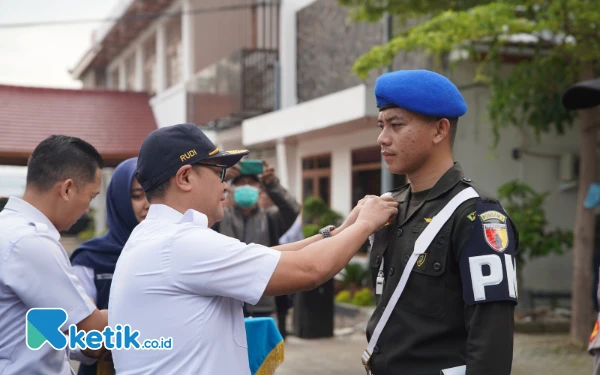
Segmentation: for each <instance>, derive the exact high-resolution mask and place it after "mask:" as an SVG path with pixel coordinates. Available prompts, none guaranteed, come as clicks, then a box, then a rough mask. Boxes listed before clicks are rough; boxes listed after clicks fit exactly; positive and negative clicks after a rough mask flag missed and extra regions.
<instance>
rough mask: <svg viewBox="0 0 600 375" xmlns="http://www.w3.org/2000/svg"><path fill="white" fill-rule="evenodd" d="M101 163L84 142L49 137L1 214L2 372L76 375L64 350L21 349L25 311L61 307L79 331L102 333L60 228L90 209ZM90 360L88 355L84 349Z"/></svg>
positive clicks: (100, 318) (103, 317)
mask: <svg viewBox="0 0 600 375" xmlns="http://www.w3.org/2000/svg"><path fill="white" fill-rule="evenodd" d="M101 167H102V158H101V157H100V155H99V154H98V152H97V151H96V149H94V147H93V146H91V145H90V144H89V143H87V142H85V141H83V140H81V139H79V138H75V137H66V136H51V137H49V138H47V139H46V140H44V141H42V142H41V143H40V144H39V145H38V146H37V147H36V149H35V150H34V151H33V153H32V155H31V157H30V159H29V165H28V170H27V185H26V188H25V193H24V195H23V199H18V198H15V197H11V198H10V199H9V200H8V203H7V204H6V206H5V207H4V210H3V211H2V212H1V213H0V374H3V375H12V374H15V375H17V374H18V375H22V374H27V375H35V374H40V375H46V374H60V375H70V374H74V373H73V371H72V369H71V366H70V362H69V353H68V351H67V350H56V349H54V348H52V347H51V346H50V345H49V344H47V343H46V344H43V345H42V346H41V347H40V348H39V349H38V350H31V349H29V348H28V347H27V345H26V319H25V318H26V314H27V311H28V310H29V309H31V308H61V309H64V310H65V311H66V313H67V321H66V322H65V323H64V324H63V326H62V327H61V328H60V329H61V330H62V331H63V332H64V331H66V330H67V329H68V327H69V326H70V325H71V324H75V325H77V328H78V329H79V330H82V331H89V330H103V329H104V327H105V326H106V324H107V320H108V317H107V312H106V311H105V310H103V311H102V312H101V311H99V310H98V309H96V306H95V305H94V304H93V302H92V301H91V300H90V298H89V297H88V296H87V295H86V293H85V291H84V289H83V287H82V286H81V284H80V283H79V281H78V279H77V277H76V276H75V275H74V274H73V270H72V268H71V264H70V262H69V258H68V256H67V253H66V252H65V249H64V248H63V247H62V245H61V244H60V242H59V239H60V234H59V231H65V230H68V229H69V228H70V227H71V226H72V225H73V224H74V223H75V222H76V221H77V220H78V219H79V218H80V217H81V216H82V215H83V214H84V213H86V212H87V211H88V210H89V205H90V202H91V200H92V199H93V198H94V197H95V196H96V195H97V194H98V192H99V190H100V181H101V180H100V179H101V173H100V168H101ZM86 354H88V355H91V354H92V353H91V352H86Z"/></svg>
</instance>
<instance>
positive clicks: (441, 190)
mask: <svg viewBox="0 0 600 375" xmlns="http://www.w3.org/2000/svg"><path fill="white" fill-rule="evenodd" d="M464 177H465V175H464V173H463V170H462V168H461V167H460V164H458V163H454V165H453V166H452V167H451V168H450V169H448V170H447V171H446V173H444V175H443V176H442V177H440V179H439V180H438V181H437V182H436V183H435V185H433V188H432V189H431V191H430V192H429V194H427V198H425V200H428V201H430V200H433V199H436V198H437V197H439V196H440V195H443V194H445V193H447V192H448V191H450V190H451V189H452V188H453V187H454V186H455V185H456V184H458V183H459V182H460V180H462V179H463V178H464Z"/></svg>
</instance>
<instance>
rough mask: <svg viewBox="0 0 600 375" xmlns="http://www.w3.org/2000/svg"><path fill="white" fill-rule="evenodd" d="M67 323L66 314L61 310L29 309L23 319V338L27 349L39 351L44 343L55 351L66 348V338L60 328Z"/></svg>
mask: <svg viewBox="0 0 600 375" xmlns="http://www.w3.org/2000/svg"><path fill="white" fill-rule="evenodd" d="M66 321H67V312H66V311H65V310H63V309H30V310H29V311H28V312H27V315H26V318H25V324H26V327H25V336H26V338H27V339H26V342H27V347H28V348H29V349H31V350H38V349H40V348H41V347H42V346H43V345H44V344H45V343H46V342H48V344H50V346H52V347H53V348H54V349H56V350H62V349H64V348H65V347H66V346H67V338H66V337H65V335H64V334H63V333H62V332H61V330H60V327H62V325H63V324H64V323H65V322H66Z"/></svg>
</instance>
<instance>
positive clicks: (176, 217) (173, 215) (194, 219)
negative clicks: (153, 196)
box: [146, 204, 208, 227]
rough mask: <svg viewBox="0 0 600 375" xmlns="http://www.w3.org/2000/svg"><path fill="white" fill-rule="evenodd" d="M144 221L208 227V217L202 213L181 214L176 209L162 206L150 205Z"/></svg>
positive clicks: (189, 212) (191, 211)
mask: <svg viewBox="0 0 600 375" xmlns="http://www.w3.org/2000/svg"><path fill="white" fill-rule="evenodd" d="M146 220H164V221H168V222H169V223H173V224H175V223H177V224H179V223H193V224H195V225H197V226H201V227H208V217H207V216H206V215H205V214H203V213H202V212H198V211H196V210H192V209H189V210H187V211H186V212H185V214H182V213H181V212H179V211H177V210H176V209H174V208H172V207H170V206H167V205H164V204H152V205H150V208H149V209H148V214H147V215H146Z"/></svg>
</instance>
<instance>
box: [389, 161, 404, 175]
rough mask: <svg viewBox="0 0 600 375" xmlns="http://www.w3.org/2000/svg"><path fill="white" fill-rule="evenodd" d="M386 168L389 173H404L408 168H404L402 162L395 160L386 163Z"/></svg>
mask: <svg viewBox="0 0 600 375" xmlns="http://www.w3.org/2000/svg"><path fill="white" fill-rule="evenodd" d="M387 169H388V171H389V172H390V173H393V174H406V172H407V169H408V168H406V165H404V164H403V163H401V162H398V161H396V162H392V163H388V164H387Z"/></svg>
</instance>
